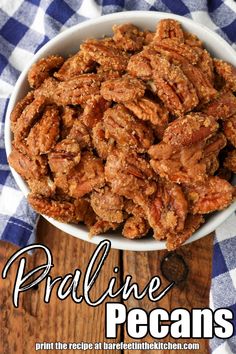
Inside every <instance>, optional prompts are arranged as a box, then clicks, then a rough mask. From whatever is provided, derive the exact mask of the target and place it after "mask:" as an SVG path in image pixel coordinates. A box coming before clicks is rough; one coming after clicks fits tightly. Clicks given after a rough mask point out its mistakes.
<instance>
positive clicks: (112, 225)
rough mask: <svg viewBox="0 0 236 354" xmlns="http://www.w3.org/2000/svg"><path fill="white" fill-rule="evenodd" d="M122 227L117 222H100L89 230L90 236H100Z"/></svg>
mask: <svg viewBox="0 0 236 354" xmlns="http://www.w3.org/2000/svg"><path fill="white" fill-rule="evenodd" d="M119 226H120V224H119V223H117V222H110V221H105V220H98V221H97V222H96V223H95V224H94V225H93V226H91V227H90V229H89V234H90V236H95V235H100V234H103V233H104V232H107V231H109V230H113V231H114V230H116V229H117V228H118V227H119Z"/></svg>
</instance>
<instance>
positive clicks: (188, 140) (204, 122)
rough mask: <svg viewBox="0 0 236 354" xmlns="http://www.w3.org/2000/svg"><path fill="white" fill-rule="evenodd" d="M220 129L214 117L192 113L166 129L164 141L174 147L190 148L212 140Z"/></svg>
mask: <svg viewBox="0 0 236 354" xmlns="http://www.w3.org/2000/svg"><path fill="white" fill-rule="evenodd" d="M218 128H219V124H218V123H217V122H216V121H215V118H214V117H211V116H207V115H204V114H202V113H190V114H188V115H186V116H185V117H184V118H179V119H176V120H175V121H174V122H172V123H170V124H169V126H168V127H167V128H166V130H165V133H164V136H163V141H164V142H165V143H166V144H170V145H174V146H189V145H193V144H195V143H198V142H199V141H203V140H204V139H207V138H210V137H211V136H212V135H213V134H214V133H215V132H216V131H217V130H218Z"/></svg>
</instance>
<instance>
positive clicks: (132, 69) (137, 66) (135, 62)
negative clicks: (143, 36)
mask: <svg viewBox="0 0 236 354" xmlns="http://www.w3.org/2000/svg"><path fill="white" fill-rule="evenodd" d="M127 71H128V73H129V74H130V75H132V76H134V77H139V78H141V79H143V80H149V79H151V78H152V67H151V64H150V60H149V59H148V58H146V57H145V56H144V54H143V52H140V53H138V54H136V55H132V57H131V58H130V60H129V63H128V66H127Z"/></svg>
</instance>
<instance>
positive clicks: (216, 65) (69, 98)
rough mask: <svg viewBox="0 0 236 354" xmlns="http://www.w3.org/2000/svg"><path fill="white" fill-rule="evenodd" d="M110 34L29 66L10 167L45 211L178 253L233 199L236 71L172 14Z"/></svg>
mask: <svg viewBox="0 0 236 354" xmlns="http://www.w3.org/2000/svg"><path fill="white" fill-rule="evenodd" d="M113 32H114V34H113V35H112V36H110V37H103V38H100V39H93V38H92V39H87V40H85V41H84V42H83V43H82V44H81V45H80V47H79V44H78V51H77V52H75V51H74V52H73V54H72V56H69V57H66V58H62V57H61V56H59V55H56V54H55V55H51V56H49V57H47V58H41V59H40V60H39V61H38V62H37V63H35V64H34V65H33V66H32V67H31V69H30V70H29V73H28V81H29V86H30V87H31V89H30V90H29V92H28V93H27V94H26V96H25V97H23V98H22V99H21V100H20V101H19V102H18V103H17V104H16V105H15V107H14V109H13V110H12V113H11V130H12V133H13V139H12V140H13V142H12V146H13V148H12V152H11V154H10V156H9V163H10V164H11V166H12V167H13V168H14V169H15V170H16V171H17V172H18V173H19V174H20V175H21V176H22V177H23V179H24V180H25V181H26V182H27V184H28V186H29V189H30V194H29V197H28V200H29V202H30V204H31V205H32V207H33V208H34V209H35V210H36V211H37V212H39V213H42V214H45V215H47V216H49V217H53V218H55V219H58V220H61V221H63V222H73V223H76V224H78V223H80V222H83V224H85V225H86V226H88V228H89V230H90V235H91V236H93V235H97V234H101V233H102V234H103V233H105V232H107V231H110V232H113V231H114V230H117V233H119V234H122V235H123V236H124V237H126V238H129V239H137V241H136V242H139V241H138V239H140V238H143V237H146V236H147V235H151V234H153V236H154V238H155V239H158V240H162V239H163V240H164V239H165V240H166V245H167V248H168V249H169V250H174V249H176V248H177V247H179V246H181V245H182V244H183V243H184V242H185V241H186V240H187V239H188V238H189V237H191V235H192V234H193V233H194V232H195V231H196V230H197V229H198V228H199V227H200V226H201V224H202V223H203V222H204V218H203V215H204V214H208V213H211V212H214V211H217V210H222V209H224V208H226V207H227V206H228V205H229V204H230V203H231V202H232V201H233V200H234V199H235V196H236V192H235V190H236V189H235V187H233V186H232V184H231V183H230V181H233V179H231V177H232V174H233V173H236V152H235V151H236V150H235V148H236V118H235V117H236V97H235V92H236V68H234V67H233V66H232V65H231V64H230V63H227V62H225V61H223V60H220V59H215V58H213V57H212V55H211V54H210V53H209V52H208V50H207V49H205V48H204V43H203V42H202V41H201V40H200V39H199V38H198V37H197V36H196V35H194V34H192V33H189V32H187V31H185V30H184V29H183V28H182V26H181V24H180V23H179V22H178V21H176V20H173V19H168V18H167V19H163V20H161V21H159V22H158V24H157V27H156V31H155V32H152V31H150V30H149V29H144V30H143V29H141V28H138V27H137V26H135V25H134V24H131V23H123V24H117V25H114V26H113ZM140 242H143V241H140Z"/></svg>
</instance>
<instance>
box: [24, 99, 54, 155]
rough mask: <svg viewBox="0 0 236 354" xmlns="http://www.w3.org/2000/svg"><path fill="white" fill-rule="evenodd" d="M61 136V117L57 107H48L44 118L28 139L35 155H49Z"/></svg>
mask: <svg viewBox="0 0 236 354" xmlns="http://www.w3.org/2000/svg"><path fill="white" fill-rule="evenodd" d="M59 135H60V117H59V110H58V108H57V107H56V106H47V107H46V108H45V109H44V111H43V115H42V118H41V119H40V120H39V121H38V122H37V123H36V124H35V125H34V126H33V128H32V129H31V130H30V132H29V135H28V137H27V139H26V142H27V145H28V149H29V151H30V152H31V153H32V154H33V155H41V154H47V153H49V152H50V151H51V150H52V148H53V147H54V145H55V144H56V142H57V140H58V138H59Z"/></svg>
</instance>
